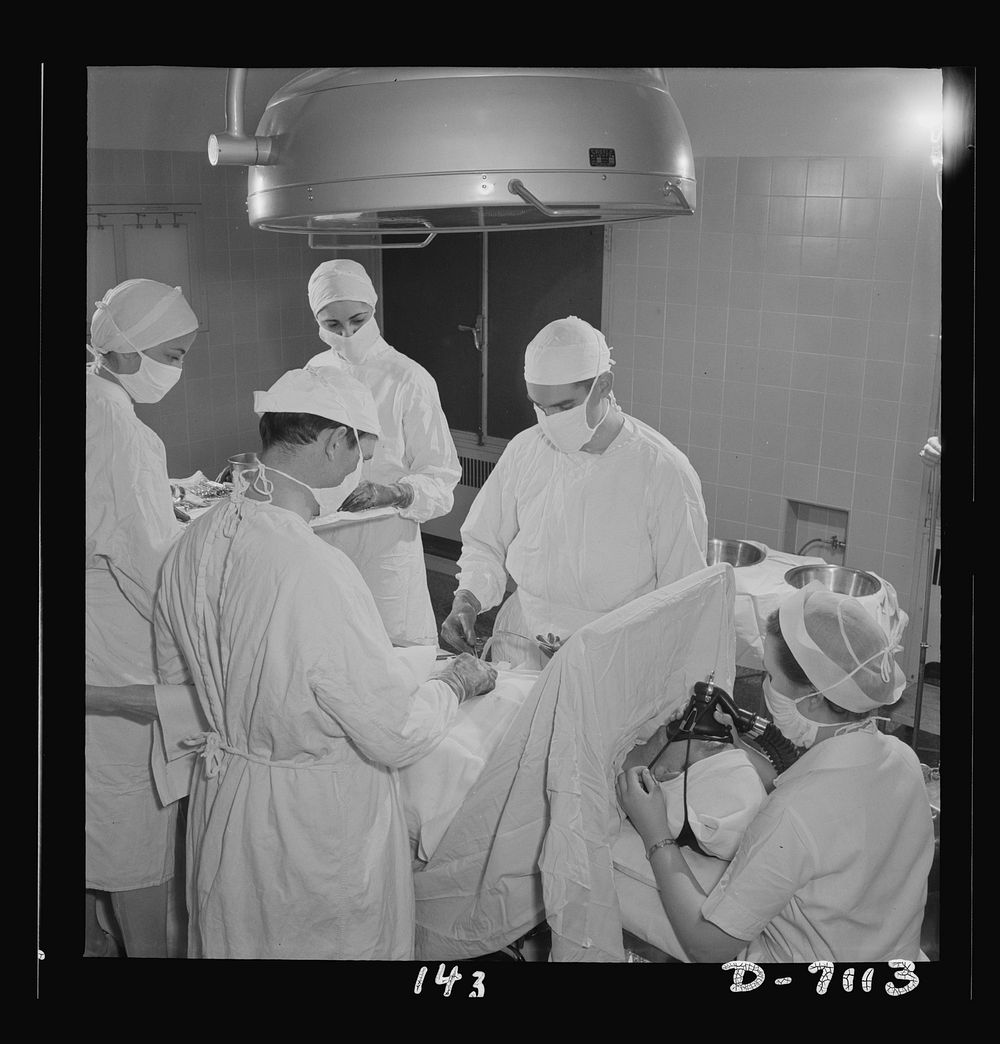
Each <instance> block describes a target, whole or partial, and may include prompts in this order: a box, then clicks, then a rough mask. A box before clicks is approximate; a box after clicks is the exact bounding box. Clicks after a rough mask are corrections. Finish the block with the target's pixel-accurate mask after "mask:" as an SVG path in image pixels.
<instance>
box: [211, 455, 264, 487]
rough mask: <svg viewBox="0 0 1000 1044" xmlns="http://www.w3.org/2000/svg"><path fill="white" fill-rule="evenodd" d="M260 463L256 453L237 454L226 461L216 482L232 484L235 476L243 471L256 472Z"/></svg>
mask: <svg viewBox="0 0 1000 1044" xmlns="http://www.w3.org/2000/svg"><path fill="white" fill-rule="evenodd" d="M259 466H260V461H259V460H258V458H257V454H256V453H237V454H235V455H234V456H232V457H230V458H229V459H228V460H227V461H226V466H225V467H224V468H223V469H222V471H221V472H220V473H219V477H218V478H217V479H216V480H215V481H216V482H232V481H233V478H234V476H235V475H238V474H240V473H241V472H243V471H256V470H257V468H258V467H259Z"/></svg>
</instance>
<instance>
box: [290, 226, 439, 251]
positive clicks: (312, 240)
mask: <svg viewBox="0 0 1000 1044" xmlns="http://www.w3.org/2000/svg"><path fill="white" fill-rule="evenodd" d="M278 231H287V230H286V229H278ZM357 235H370V236H379V237H381V236H386V235H393V236H404V235H411V236H419V235H420V230H419V229H405V230H404V229H398V230H397V229H384V228H383V229H379V230H378V231H371V232H368V231H364V232H356V231H353V230H346V231H342V232H333V231H325V232H309V233H308V236H309V238H308V240H307V242H308V243H309V249H310V250H420V249H421V248H422V247H425V246H428V245H429V244H430V242H431V240H432V239H434V237H435V236H436V235H437V232H428V234H427V238H426V239H422V240H421V241H420V242H419V243H383V242H378V243H330V244H326V245H324V244H323V243H320V242H317V241H316V236H332V237H333V238H334V239H336V238H337V237H338V236H357Z"/></svg>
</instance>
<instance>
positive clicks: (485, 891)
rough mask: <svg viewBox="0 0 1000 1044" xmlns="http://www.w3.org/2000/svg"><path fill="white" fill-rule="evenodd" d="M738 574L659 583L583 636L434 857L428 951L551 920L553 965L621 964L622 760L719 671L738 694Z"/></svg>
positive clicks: (557, 663) (424, 922) (484, 948)
mask: <svg viewBox="0 0 1000 1044" xmlns="http://www.w3.org/2000/svg"><path fill="white" fill-rule="evenodd" d="M733 594H734V581H733V569H732V567H731V566H729V565H725V564H720V565H716V566H711V567H709V568H708V569H705V570H701V571H699V572H698V573H695V574H693V575H692V576H689V577H686V578H685V579H683V580H681V581H678V582H677V583H675V584H672V585H670V586H669V587H665V588H661V589H660V590H657V591H652V592H650V593H649V594H647V595H644V596H643V597H641V598H637V599H636V600H635V601H633V602H630V603H629V604H628V605H625V606H622V607H621V608H620V609H616V610H615V611H614V612H611V613H608V614H607V615H606V616H603V617H601V618H600V619H599V620H596V621H594V622H593V623H591V624H588V625H586V626H585V627H583V628H581V629H580V630H579V631H577V632H576V633H575V634H574V635H572V637H571V638H570V639H569V640H568V641H567V642H566V644H565V645H564V646H563V648H562V649H561V650H560V652H559V653H557V654H556V656H555V657H553V659H552V660H551V661H550V663H549V665H548V667H546V669H545V670H544V671H543V672H542V674H541V675H540V677H539V680H538V683H537V684H536V686H535V687H534V688H533V689H532V692H531V693H530V694H529V697H528V698H526V699H525V701H524V703H523V704H522V705H521V707H520V708H519V710H518V711H517V713H516V714H515V716H514V719H513V721H512V722H511V724H510V727H509V728H508V730H507V733H506V735H505V737H504V740H503V742H502V743H501V744H499V746H498V747H497V749H496V750H495V751H494V753H493V756H492V757H491V758H490V759H489V761H488V762H487V764H486V765H485V767H484V768H483V770H482V772H481V773H480V776H479V778H478V779H477V781H476V782H475V784H474V785H473V786H472V788H471V789H470V790H469V793H468V794H467V796H466V799H465V801H464V802H463V804H462V807H461V808H460V809H459V811H458V813H457V814H456V815H455V817H454V819H453V820H452V821H451V824H450V825H449V827H448V829H447V830H446V831H445V834H444V837H443V838H442V839H441V842H440V843H439V844H438V846H437V848H436V850H435V852H434V854H433V856H432V858H431V859H430V861H429V862H428V863H427V866H426V867H425V868H424V869H423V870H421V871H420V872H418V873H415V874H414V887H415V890H416V896H417V917H416V920H417V924H416V956H417V958H418V959H466V958H470V957H477V956H481V955H483V954H486V953H490V952H492V951H494V950H498V949H500V948H501V947H502V946H505V945H507V944H508V943H510V942H512V941H514V940H515V939H517V938H518V937H519V936H520V935H522V934H523V933H524V932H525V931H527V930H528V929H530V928H532V927H534V926H535V925H536V924H538V923H539V922H540V921H542V920H544V919H548V921H549V924H550V926H551V927H552V931H553V959H554V960H597V961H607V960H622V961H623V960H624V959H625V953H624V949H623V947H622V938H621V928H622V922H621V917H620V912H619V908H618V901H617V898H616V895H615V884H614V870H613V867H612V859H611V844H612V842H613V841H614V840H615V839H616V838H617V836H618V833H619V830H620V826H621V821H622V817H621V815H620V813H619V810H618V804H617V800H616V797H615V787H614V783H615V777H616V775H617V772H618V770H619V769H620V767H621V764H622V762H623V761H624V759H625V755H626V754H627V753H628V751H630V750H631V749H632V747H633V746H635V744H636V743H637V742H644V741H646V740H648V739H649V738H650V737H651V736H652V735H653V733H654V732H655V731H656V729H657V727H658V726H659V725H660V724H662V722H663V721H664V720H666V719H667V718H668V717H669V716H670V715H671V714H673V713H674V712H676V711H677V710H679V709H680V708H681V707H682V706H683V705H684V704H685V703H686V702H687V699H688V698H689V696H690V693H691V689H692V687H693V685H694V683H695V682H696V681H703V680H705V679H706V678H707V677H708V675H709V674H710V673H712V672H715V681H716V684H718V685H720V686H722V687H723V688H726V689H728V690H729V691H732V689H731V685H732V680H733V676H734V674H735V655H734V650H735V640H734V633H733V621H732V606H733Z"/></svg>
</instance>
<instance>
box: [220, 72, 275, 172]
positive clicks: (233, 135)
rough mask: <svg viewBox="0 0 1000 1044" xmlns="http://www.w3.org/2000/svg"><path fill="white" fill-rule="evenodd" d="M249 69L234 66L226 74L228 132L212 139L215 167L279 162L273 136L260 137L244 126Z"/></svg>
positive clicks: (249, 165) (252, 165) (261, 164)
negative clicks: (244, 107)
mask: <svg viewBox="0 0 1000 1044" xmlns="http://www.w3.org/2000/svg"><path fill="white" fill-rule="evenodd" d="M246 82H247V71H246V69H230V70H229V74H228V76H227V77H226V132H225V134H212V135H210V136H209V139H208V162H209V163H211V164H212V166H213V167H217V166H219V165H220V164H221V165H226V164H230V165H234V166H244V167H260V166H265V165H267V164H270V163H274V162H275V156H274V155H273V145H274V139H273V138H257V137H254V136H253V135H251V134H247V133H246V132H245V131H244V130H243V102H244V95H245V92H246Z"/></svg>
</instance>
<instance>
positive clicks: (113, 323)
mask: <svg viewBox="0 0 1000 1044" xmlns="http://www.w3.org/2000/svg"><path fill="white" fill-rule="evenodd" d="M96 304H97V311H96V312H94V315H93V318H92V319H91V320H90V346H91V349H92V351H93V352H94V353H95V354H100V355H103V354H104V353H105V352H144V351H145V350H146V349H147V348H155V347H156V346H157V345H158V344H163V342H164V341H171V340H173V339H174V338H175V337H182V336H183V335H184V334H189V333H193V332H194V331H195V330H197V329H198V317H197V316H196V315H195V314H194V312H192V311H191V306H190V305H189V304H188V303H187V301H185V300H184V295H183V294H182V293H181V288H180V287H179V286H167V284H166V283H158V282H156V280H154V279H129V280H126V282H124V283H119V284H118V286H116V287H113V288H112V289H111V290H109V291H108V292H107V293H106V294H105V295H104V297H103V298H101V300H100V301H97V302H96Z"/></svg>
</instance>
